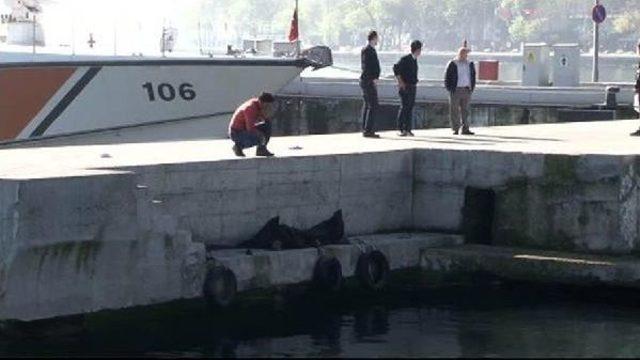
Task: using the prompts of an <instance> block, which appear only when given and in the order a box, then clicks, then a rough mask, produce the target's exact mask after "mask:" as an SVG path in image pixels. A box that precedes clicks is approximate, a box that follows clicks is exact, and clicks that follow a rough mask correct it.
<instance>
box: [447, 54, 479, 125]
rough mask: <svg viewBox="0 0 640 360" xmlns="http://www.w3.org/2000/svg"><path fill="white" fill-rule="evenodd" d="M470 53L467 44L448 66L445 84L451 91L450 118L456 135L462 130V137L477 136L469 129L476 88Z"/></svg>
mask: <svg viewBox="0 0 640 360" xmlns="http://www.w3.org/2000/svg"><path fill="white" fill-rule="evenodd" d="M470 51H471V50H470V49H469V48H468V47H467V46H466V42H465V46H463V47H462V48H460V50H458V56H457V57H456V58H455V59H453V60H451V61H450V62H449V64H448V65H447V71H446V73H445V79H444V83H445V87H446V88H447V91H449V117H450V120H451V129H452V130H453V133H454V134H455V135H458V133H459V132H460V128H462V135H475V134H474V133H473V132H471V130H470V129H469V105H470V103H471V95H472V94H473V91H474V90H475V88H476V69H475V65H474V64H473V62H471V61H469V60H468V55H469V52H470Z"/></svg>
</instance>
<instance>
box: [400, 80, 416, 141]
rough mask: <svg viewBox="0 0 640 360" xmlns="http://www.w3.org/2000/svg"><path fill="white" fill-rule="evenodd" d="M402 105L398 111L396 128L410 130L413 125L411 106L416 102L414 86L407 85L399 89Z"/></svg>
mask: <svg viewBox="0 0 640 360" xmlns="http://www.w3.org/2000/svg"><path fill="white" fill-rule="evenodd" d="M399 94H400V100H402V105H401V106H400V111H398V130H400V131H411V128H412V125H413V106H414V105H415V104H416V86H415V85H407V86H406V87H405V88H404V90H400V92H399Z"/></svg>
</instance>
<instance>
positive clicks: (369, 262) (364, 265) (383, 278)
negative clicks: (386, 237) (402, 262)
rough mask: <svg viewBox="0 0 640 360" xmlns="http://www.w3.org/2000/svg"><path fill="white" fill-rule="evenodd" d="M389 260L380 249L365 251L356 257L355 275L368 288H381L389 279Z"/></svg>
mask: <svg viewBox="0 0 640 360" xmlns="http://www.w3.org/2000/svg"><path fill="white" fill-rule="evenodd" d="M389 273H390V268H389V261H388V260H387V257H386V256H385V255H384V254H383V253H382V252H380V251H378V250H374V251H370V252H365V253H363V254H362V255H360V258H358V264H357V265H356V277H357V278H358V280H359V281H360V284H361V285H362V286H363V287H364V288H366V289H369V290H376V291H377V290H382V289H384V288H385V287H386V286H387V282H388V280H389Z"/></svg>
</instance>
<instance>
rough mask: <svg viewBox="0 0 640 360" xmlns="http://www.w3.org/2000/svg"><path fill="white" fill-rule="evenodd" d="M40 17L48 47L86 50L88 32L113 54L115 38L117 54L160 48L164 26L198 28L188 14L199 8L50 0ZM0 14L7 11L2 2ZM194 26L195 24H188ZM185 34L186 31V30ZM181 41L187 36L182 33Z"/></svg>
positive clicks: (183, 2)
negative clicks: (186, 23)
mask: <svg viewBox="0 0 640 360" xmlns="http://www.w3.org/2000/svg"><path fill="white" fill-rule="evenodd" d="M43 3H44V4H43V7H44V11H43V14H42V15H41V16H40V19H41V23H42V25H43V27H44V29H45V33H46V42H47V46H59V45H67V46H69V47H71V44H72V42H74V40H73V39H74V38H75V47H76V50H77V51H79V52H82V50H83V49H84V48H87V41H88V39H89V33H93V36H94V40H96V47H99V48H101V49H102V50H106V49H108V51H110V52H113V47H114V46H113V44H114V39H116V43H117V48H118V52H119V53H122V54H126V53H128V52H132V51H136V52H137V51H145V49H146V52H150V51H152V49H153V50H157V49H158V48H159V43H160V37H161V29H162V26H163V25H167V26H171V25H175V26H177V27H179V28H180V29H181V31H183V29H188V26H185V22H189V23H190V26H191V27H195V28H197V21H198V20H197V19H193V16H189V14H193V13H197V11H194V10H196V9H197V7H198V6H199V3H200V2H199V1H197V0H180V1H176V0H49V1H43ZM0 7H4V8H3V9H2V10H3V11H2V13H5V12H7V10H8V8H7V7H6V5H5V4H4V2H0ZM191 23H195V24H191ZM186 31H187V32H188V30H186ZM180 35H182V37H183V39H184V37H185V36H188V35H189V34H186V33H184V32H183V33H182V34H179V36H180Z"/></svg>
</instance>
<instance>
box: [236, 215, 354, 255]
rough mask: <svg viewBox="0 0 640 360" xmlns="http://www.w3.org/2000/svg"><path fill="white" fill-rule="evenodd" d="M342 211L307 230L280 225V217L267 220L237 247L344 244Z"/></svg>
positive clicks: (273, 247)
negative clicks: (254, 233)
mask: <svg viewBox="0 0 640 360" xmlns="http://www.w3.org/2000/svg"><path fill="white" fill-rule="evenodd" d="M345 243H346V237H345V234H344V221H343V219H342V210H338V211H336V212H335V213H334V214H333V216H332V217H331V218H330V219H328V220H325V221H323V222H321V223H319V224H318V225H316V226H314V227H312V228H311V229H308V230H300V229H296V228H294V227H291V226H288V225H284V224H280V217H274V218H273V219H271V220H269V221H268V222H267V223H266V224H265V226H264V227H263V228H262V229H261V230H260V231H259V232H258V233H257V234H256V235H255V236H254V237H253V238H251V239H250V240H249V241H245V242H243V243H242V244H240V245H239V247H240V248H243V249H265V250H285V249H303V248H309V247H317V246H323V245H332V244H345Z"/></svg>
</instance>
